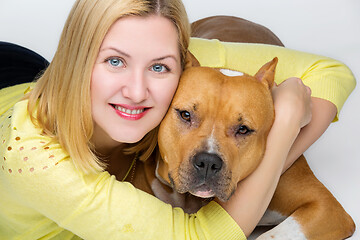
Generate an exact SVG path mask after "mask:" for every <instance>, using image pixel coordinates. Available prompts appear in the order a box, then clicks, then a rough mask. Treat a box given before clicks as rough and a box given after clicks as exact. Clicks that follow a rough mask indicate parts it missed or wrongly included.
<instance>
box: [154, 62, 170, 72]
mask: <svg viewBox="0 0 360 240" xmlns="http://www.w3.org/2000/svg"><path fill="white" fill-rule="evenodd" d="M151 69H152V70H153V71H154V72H158V73H162V72H166V71H168V69H167V67H165V66H164V65H162V64H155V65H153V66H152V67H151Z"/></svg>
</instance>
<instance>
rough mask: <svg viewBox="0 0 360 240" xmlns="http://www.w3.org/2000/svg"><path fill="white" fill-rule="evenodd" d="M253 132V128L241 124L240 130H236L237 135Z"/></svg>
mask: <svg viewBox="0 0 360 240" xmlns="http://www.w3.org/2000/svg"><path fill="white" fill-rule="evenodd" d="M251 132H252V130H251V129H249V128H248V127H247V126H245V125H241V126H240V127H239V128H238V130H237V131H236V135H237V136H238V135H247V134H250V133H251Z"/></svg>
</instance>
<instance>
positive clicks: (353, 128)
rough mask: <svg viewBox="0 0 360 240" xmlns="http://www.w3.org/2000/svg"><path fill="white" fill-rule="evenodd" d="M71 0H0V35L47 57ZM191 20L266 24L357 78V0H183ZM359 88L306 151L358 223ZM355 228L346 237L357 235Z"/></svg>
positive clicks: (296, 45)
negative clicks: (341, 65) (226, 19)
mask: <svg viewBox="0 0 360 240" xmlns="http://www.w3.org/2000/svg"><path fill="white" fill-rule="evenodd" d="M73 3H74V0H61V1H60V0H58V1H48V0H31V1H28V0H0V41H9V42H13V43H17V44H20V45H22V46H25V47H28V48H30V49H32V50H34V51H36V52H38V53H39V54H41V55H42V56H44V57H45V58H46V59H48V60H51V59H52V56H53V54H54V52H55V49H56V46H57V42H58V39H59V36H60V32H61V30H62V27H63V25H64V22H65V19H66V17H67V14H68V13H69V11H70V8H71V6H72V4H73ZM184 3H185V6H186V9H187V11H188V14H189V18H190V21H195V20H197V19H199V18H202V17H207V16H211V15H234V16H239V17H242V18H246V19H248V20H251V21H254V22H256V23H259V24H262V25H264V26H266V27H268V28H270V29H271V30H272V31H273V32H274V33H275V34H276V35H277V36H278V37H279V38H280V39H281V40H282V42H283V43H284V44H285V46H286V47H289V48H293V49H297V50H301V51H305V52H311V53H316V54H319V55H325V56H328V57H332V58H335V59H337V60H340V61H342V62H344V63H345V64H346V65H348V66H349V67H350V69H352V71H353V73H354V75H355V77H356V78H357V79H360V1H359V0H342V1H339V0H315V1H314V0H292V1H289V0H272V1H270V0H218V1H214V0H184ZM359 105H360V90H359V86H357V87H356V88H355V90H354V92H353V93H352V94H351V95H350V97H349V99H348V101H347V102H346V103H345V105H344V107H343V110H342V112H341V114H340V121H339V122H337V123H334V124H332V125H331V126H330V127H329V129H328V130H327V132H326V133H325V134H324V135H323V136H322V137H321V138H320V139H319V140H318V142H316V143H315V144H314V145H313V146H312V147H311V148H310V149H309V150H308V151H307V152H306V153H305V155H306V157H307V159H308V161H309V164H310V166H311V167H312V169H313V170H314V172H315V174H316V176H317V177H318V178H319V179H320V180H321V181H322V182H323V183H324V184H325V185H326V186H327V187H328V189H330V190H331V192H332V193H333V194H334V195H335V197H336V198H337V199H338V200H339V201H340V203H341V204H342V205H343V206H344V208H345V209H346V210H347V211H348V212H349V213H350V214H351V215H352V217H353V218H354V220H355V222H356V224H357V226H358V228H360V141H359V138H360V111H359ZM359 238H360V234H359V231H357V232H356V233H355V235H354V236H353V237H352V238H351V239H359Z"/></svg>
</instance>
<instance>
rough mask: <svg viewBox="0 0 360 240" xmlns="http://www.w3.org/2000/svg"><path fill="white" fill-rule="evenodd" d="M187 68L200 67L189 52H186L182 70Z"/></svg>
mask: <svg viewBox="0 0 360 240" xmlns="http://www.w3.org/2000/svg"><path fill="white" fill-rule="evenodd" d="M189 67H200V63H199V61H198V60H197V59H196V58H195V56H194V55H193V54H192V53H191V52H190V51H187V52H186V59H185V68H184V69H187V68H189Z"/></svg>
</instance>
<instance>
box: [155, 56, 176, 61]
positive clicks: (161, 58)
mask: <svg viewBox="0 0 360 240" xmlns="http://www.w3.org/2000/svg"><path fill="white" fill-rule="evenodd" d="M166 58H171V59H173V60H174V61H175V62H177V58H176V57H175V56H174V55H166V56H163V57H159V58H155V59H153V61H162V60H164V59H166Z"/></svg>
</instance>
